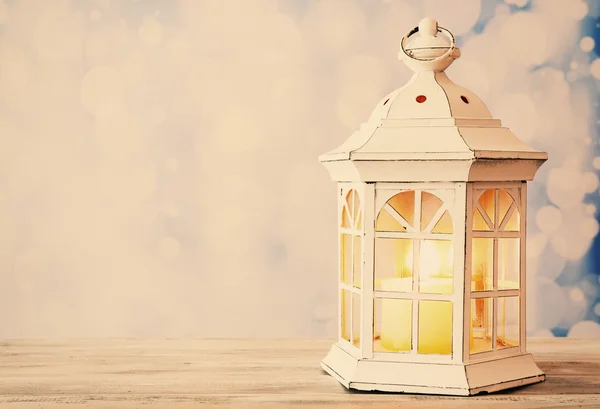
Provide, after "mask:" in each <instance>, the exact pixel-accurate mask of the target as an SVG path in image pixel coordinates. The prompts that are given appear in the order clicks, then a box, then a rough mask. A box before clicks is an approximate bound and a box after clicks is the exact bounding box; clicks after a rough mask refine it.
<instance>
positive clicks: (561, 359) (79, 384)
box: [0, 339, 600, 409]
mask: <svg viewBox="0 0 600 409" xmlns="http://www.w3.org/2000/svg"><path fill="white" fill-rule="evenodd" d="M332 343H333V341H332V340H329V339H285V340H272V339H271V340H257V339H252V340H242V339H236V340H231V339H230V340H217V339H211V340H207V339H164V340H136V339H81V340H65V341H47V340H5V341H0V408H2V409H5V408H6V409H13V408H14V409H17V408H47V409H55V408H67V409H70V408H94V409H95V408H124V409H129V408H165V409H166V408H169V409H170V408H175V409H177V408H197V407H223V408H259V407H260V408H278V409H280V408H296V407H302V408H320V407H327V408H422V409H424V408H431V409H439V408H443V409H455V408H520V409H526V408H575V407H577V408H582V407H583V408H600V339H587V340H576V339H575V340H574V339H547V340H541V339H531V340H529V344H528V349H529V351H531V352H532V353H533V354H534V357H535V359H536V361H537V363H538V365H539V367H540V368H541V369H542V370H543V371H545V372H546V375H547V380H546V381H545V382H542V383H539V384H535V385H531V386H525V387H521V388H519V389H513V390H511V391H506V392H501V393H497V394H490V395H484V396H475V397H464V398H463V397H446V396H424V395H403V394H388V393H359V392H350V391H347V390H346V389H345V388H343V387H342V386H341V385H340V384H338V382H337V381H335V380H334V379H333V378H332V377H330V376H329V375H327V374H326V373H325V372H324V371H323V370H322V369H321V368H320V366H319V362H320V360H321V359H322V358H323V357H324V356H325V354H326V353H327V351H328V350H329V347H330V346H331V344H332Z"/></svg>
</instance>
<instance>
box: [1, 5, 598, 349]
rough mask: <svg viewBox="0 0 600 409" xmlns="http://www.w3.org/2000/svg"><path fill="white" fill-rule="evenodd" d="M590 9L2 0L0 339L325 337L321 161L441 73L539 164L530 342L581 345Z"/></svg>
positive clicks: (324, 177)
mask: <svg viewBox="0 0 600 409" xmlns="http://www.w3.org/2000/svg"><path fill="white" fill-rule="evenodd" d="M599 15H600V1H596V0H587V1H584V0H537V1H535V0H505V1H502V0H459V1H452V2H450V1H447V0H422V1H417V0H387V1H381V0H377V1H376V0H279V1H278V0H251V1H249V0H137V1H136V0H72V1H68V0H51V1H42V0H0V138H1V141H2V143H1V146H0V337H3V338H8V337H94V336H109V337H110V336H125V337H178V336H204V337H292V336H293V337H320V336H327V337H333V336H334V335H335V334H336V321H335V313H336V309H337V307H336V298H335V297H336V285H337V275H336V259H337V249H336V243H337V236H336V225H337V223H336V204H335V203H336V199H335V186H334V184H333V182H331V181H330V178H329V175H328V173H327V172H326V170H325V168H323V167H322V166H321V164H320V163H319V162H318V160H317V156H318V155H319V154H320V153H324V152H326V151H328V150H330V149H332V148H334V147H336V146H337V145H339V144H340V143H341V142H342V141H344V140H345V139H346V138H348V137H349V136H350V134H351V133H352V132H353V131H354V130H355V129H356V128H357V127H359V126H360V124H361V122H363V121H366V120H367V119H368V117H369V115H370V113H371V110H372V109H373V108H374V107H375V105H376V104H377V102H378V101H379V100H380V98H381V97H383V96H384V95H385V94H386V93H388V92H389V91H391V90H393V89H395V88H398V87H400V86H402V85H403V84H404V83H405V82H406V81H408V79H409V77H410V71H409V69H408V68H406V67H405V66H404V65H403V64H402V63H400V62H399V61H398V60H397V52H398V50H399V41H400V38H401V37H402V35H403V34H405V33H406V32H407V31H408V30H410V29H411V28H413V27H414V26H415V25H416V24H417V23H418V21H419V20H420V19H421V18H422V17H425V16H431V17H434V18H436V19H438V20H439V22H440V25H442V26H444V27H446V28H448V29H450V31H452V32H453V33H454V34H455V35H457V39H458V45H459V47H460V48H461V50H462V58H460V59H459V60H458V61H456V62H455V63H454V64H453V65H452V67H450V69H449V70H448V71H447V73H448V76H449V77H450V78H451V79H452V80H453V81H454V82H456V83H458V84H459V85H462V86H465V87H467V88H469V89H471V90H472V91H474V92H475V93H477V94H478V95H479V96H480V97H482V98H483V100H484V102H486V104H487V105H488V107H489V108H490V110H491V111H492V114H493V115H494V117H495V118H499V119H501V120H502V121H503V124H504V125H506V126H508V127H510V128H511V129H512V130H513V131H514V132H515V133H516V134H517V136H519V137H520V138H521V139H523V140H524V141H526V142H527V143H529V144H530V145H532V146H534V147H536V148H538V149H541V150H546V151H548V152H549V155H550V160H549V161H548V162H547V163H546V164H545V165H544V166H543V167H542V169H541V170H540V172H539V173H538V175H537V178H536V181H535V182H533V183H532V184H530V189H529V204H530V210H529V213H528V226H529V227H528V228H529V234H530V235H529V241H528V260H527V265H528V272H527V273H528V279H529V282H528V287H527V291H528V297H529V298H528V300H527V301H528V308H529V309H528V332H529V334H530V335H532V336H574V337H582V336H585V337H600V325H599V324H598V322H599V321H600V302H599V301H600V281H599V278H600V276H599V271H600V241H599V239H598V221H597V220H598V218H599V215H600V212H599V211H598V208H597V206H598V204H599V203H600V197H599V195H598V192H599V186H598V172H599V169H600V156H597V155H600V150H599V148H598V137H599V134H598V129H599V126H600V121H598V118H599V115H598V114H599V113H600V111H599V107H598V101H599V98H598V97H599V94H600V88H599V85H600V59H598V55H599V54H600V44H599V43H600V19H599Z"/></svg>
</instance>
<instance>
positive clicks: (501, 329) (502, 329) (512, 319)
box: [496, 297, 520, 349]
mask: <svg viewBox="0 0 600 409" xmlns="http://www.w3.org/2000/svg"><path fill="white" fill-rule="evenodd" d="M497 319H498V328H497V330H496V348H497V349H502V348H509V347H514V346H518V345H519V332H520V331H519V329H520V327H519V297H499V298H498V317H497Z"/></svg>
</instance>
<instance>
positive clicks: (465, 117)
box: [319, 18, 548, 181]
mask: <svg viewBox="0 0 600 409" xmlns="http://www.w3.org/2000/svg"><path fill="white" fill-rule="evenodd" d="M400 48H401V50H400V52H399V54H398V55H399V59H400V60H402V61H403V62H404V63H405V64H406V65H407V66H408V67H409V68H410V69H411V70H412V71H413V72H414V74H413V76H412V78H411V79H410V81H409V82H408V83H407V84H406V85H404V86H403V87H401V88H399V89H397V90H395V91H393V92H391V93H390V94H388V95H386V96H385V97H383V98H382V99H381V101H380V102H379V103H378V104H377V106H376V107H375V109H374V110H373V113H372V114H371V116H370V118H369V120H368V121H367V122H366V123H364V124H362V125H361V127H360V129H358V130H357V131H356V132H354V133H353V134H352V135H351V136H350V138H349V139H348V140H346V142H344V143H343V144H342V145H341V146H339V147H338V148H336V149H334V150H333V151H331V152H328V153H326V154H323V155H321V156H320V157H319V160H320V161H321V162H322V163H323V164H324V165H325V166H326V167H327V168H328V169H329V171H330V173H331V176H332V178H333V179H334V180H338V181H345V180H346V181H400V180H401V181H411V180H415V181H422V180H430V181H432V180H446V181H451V180H456V181H459V180H464V181H469V180H495V179H498V180H532V179H533V176H534V175H535V172H536V171H537V169H538V168H539V167H540V166H541V165H542V164H543V163H544V161H546V160H547V158H548V155H547V153H546V152H541V151H538V150H536V149H534V148H532V147H530V146H528V145H527V144H526V143H524V142H523V141H521V140H520V139H518V138H517V137H516V136H515V135H514V134H513V133H512V132H511V131H510V130H509V129H508V128H506V127H503V126H502V125H501V122H500V120H499V119H495V118H493V117H492V115H491V113H490V111H489V110H488V108H487V107H486V106H485V103H484V102H483V101H482V100H481V98H479V97H478V96H477V95H475V94H474V93H473V92H471V91H469V90H467V89H466V88H463V87H461V86H458V85H456V84H455V83H453V82H452V81H451V80H450V79H449V78H448V76H447V75H446V74H445V72H444V71H445V69H446V68H448V67H449V66H450V64H452V63H453V62H454V60H456V59H458V58H459V57H460V55H461V53H460V50H459V49H458V48H457V47H456V41H455V38H454V36H453V35H452V33H451V32H450V31H448V30H447V29H445V28H443V27H440V26H439V25H438V23H437V22H436V21H435V20H433V19H431V18H425V19H423V20H421V22H420V23H419V25H418V26H417V27H415V28H414V29H412V30H411V31H409V32H408V33H407V34H406V35H405V36H404V37H403V38H402V41H401V43H400ZM415 161H420V162H421V163H418V164H414V163H413V165H415V166H413V167H407V166H406V164H400V163H399V162H415ZM423 161H428V162H429V163H430V164H431V166H429V165H428V164H427V163H423ZM382 162H392V164H390V163H382ZM440 165H443V166H440ZM419 169H422V170H423V171H419ZM451 170H455V172H454V173H453V172H452V171H451ZM448 171H450V173H448ZM438 172H439V174H438Z"/></svg>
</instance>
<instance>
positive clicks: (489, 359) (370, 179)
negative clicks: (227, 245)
mask: <svg viewBox="0 0 600 409" xmlns="http://www.w3.org/2000/svg"><path fill="white" fill-rule="evenodd" d="M399 56H400V59H402V60H403V61H404V62H405V63H406V64H407V65H408V66H409V67H410V68H411V69H412V70H413V71H414V75H413V77H412V78H411V80H410V81H409V82H408V84H406V85H405V86H404V87H402V88H400V89H398V90H396V91H394V92H392V93H391V94H389V95H387V96H385V97H384V98H383V99H382V100H381V102H380V103H379V104H378V105H377V107H376V108H375V110H374V112H373V114H372V115H371V118H370V119H369V121H368V122H367V123H366V124H364V125H363V126H361V128H360V130H359V131H357V132H355V133H354V134H353V135H352V136H351V137H350V138H349V139H348V140H347V141H346V142H345V143H344V144H343V145H342V146H340V147H339V148H337V149H335V150H333V151H331V152H329V153H326V154H324V155H322V156H321V157H320V158H319V159H320V161H321V162H322V163H323V164H324V165H325V167H326V168H327V169H328V170H329V172H330V175H331V177H332V179H333V180H335V181H337V182H338V190H337V192H338V195H339V201H338V209H339V212H338V220H339V257H340V259H339V277H340V280H339V299H340V303H339V307H340V309H339V339H338V342H337V343H336V344H334V345H333V347H332V348H331V350H330V352H329V354H328V355H327V356H326V357H325V358H324V359H323V361H322V367H323V369H324V370H325V371H327V372H328V373H329V374H331V375H332V376H333V377H335V378H336V379H337V380H338V381H339V382H341V383H342V384H343V385H344V386H345V387H347V388H352V389H358V390H367V391H369V390H377V391H391V392H409V393H431V394H448V395H474V394H477V393H480V392H493V391H498V390H502V389H507V388H512V387H515V386H520V385H526V384H530V383H534V382H539V381H543V380H544V378H545V375H544V374H543V372H542V371H540V369H539V368H538V367H537V365H536V364H535V362H534V361H533V359H532V356H531V354H528V353H527V350H526V337H525V247H526V246H525V228H526V224H525V219H526V207H527V200H526V199H527V190H526V183H527V181H528V180H529V181H530V180H533V177H534V175H535V173H536V172H537V170H538V168H539V167H540V166H541V165H542V164H543V163H544V162H545V161H546V160H547V158H548V156H547V154H546V153H545V152H540V151H537V150H535V149H533V148H531V147H529V146H527V145H526V144H525V143H523V142H522V141H520V140H519V139H518V138H517V137H516V136H515V135H514V134H513V133H512V132H511V131H510V130H509V129H507V128H504V127H502V126H501V124H500V121H499V120H498V119H493V118H492V116H491V114H490V112H489V111H488V109H487V108H486V106H485V105H484V103H483V102H482V101H481V99H479V98H478V97H477V95H475V94H473V93H472V92H470V91H468V90H466V89H464V88H462V87H460V86H458V85H456V84H454V83H453V82H451V81H450V80H449V79H448V77H447V76H446V74H445V73H444V70H445V69H446V68H447V67H448V66H449V65H450V64H451V63H452V62H453V61H454V60H455V59H457V58H458V57H460V51H459V49H458V48H456V46H455V39H454V36H453V35H452V34H451V33H450V32H449V31H448V30H446V29H444V28H442V27H439V26H438V25H437V22H436V21H434V20H432V19H424V20H422V21H421V22H420V23H419V26H418V27H415V28H414V29H413V30H411V31H410V32H409V33H407V34H406V35H405V36H404V37H403V39H402V42H401V52H400V54H399ZM358 80H360V79H357V81H358ZM365 80H367V79H365Z"/></svg>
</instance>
